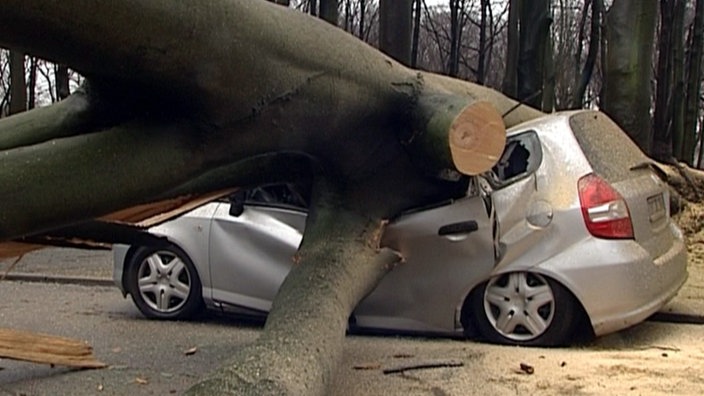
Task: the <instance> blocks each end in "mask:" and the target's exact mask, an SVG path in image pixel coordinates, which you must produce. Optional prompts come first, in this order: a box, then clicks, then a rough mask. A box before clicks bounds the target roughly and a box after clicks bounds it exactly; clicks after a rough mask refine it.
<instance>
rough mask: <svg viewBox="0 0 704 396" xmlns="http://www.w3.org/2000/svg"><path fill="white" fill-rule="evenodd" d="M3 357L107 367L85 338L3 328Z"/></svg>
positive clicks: (0, 342) (0, 334)
mask: <svg viewBox="0 0 704 396" xmlns="http://www.w3.org/2000/svg"><path fill="white" fill-rule="evenodd" d="M0 358H8V359H14V360H24V361H27V362H33V363H43V364H55V365H59V366H68V367H76V368H85V369H96V368H104V367H107V364H105V363H102V362H100V361H98V360H97V359H95V357H94V356H93V348H91V346H90V345H88V344H87V343H85V342H83V341H79V340H74V339H71V338H64V337H56V336H51V335H46V334H36V333H30V332H26V331H18V330H11V329H2V328H0Z"/></svg>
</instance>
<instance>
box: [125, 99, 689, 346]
mask: <svg viewBox="0 0 704 396" xmlns="http://www.w3.org/2000/svg"><path fill="white" fill-rule="evenodd" d="M583 113H584V112H569V113H559V114H555V115H550V116H546V117H543V118H540V119H537V120H534V121H531V122H528V123H525V124H522V125H520V126H518V127H516V128H513V129H512V130H510V131H509V132H508V143H507V147H508V144H510V142H512V141H515V142H521V145H522V146H523V148H528V151H529V152H530V155H529V156H528V160H527V164H528V165H527V166H526V167H527V169H526V170H525V171H524V172H522V173H519V174H518V175H517V176H515V177H509V178H507V179H504V180H500V179H501V178H500V177H499V178H497V177H496V174H494V175H493V177H492V175H489V176H487V179H486V180H487V182H486V183H482V184H483V185H486V184H488V185H490V187H491V188H492V189H493V191H492V192H491V197H492V199H493V205H494V208H495V210H496V215H497V217H498V223H499V224H500V226H501V240H500V241H501V257H500V259H499V260H498V262H495V260H494V254H493V253H492V252H493V249H494V241H493V238H492V234H491V229H492V220H491V219H490V218H489V213H488V211H487V209H486V207H485V204H484V202H483V200H482V198H481V197H480V196H479V195H477V194H470V195H469V196H467V197H466V198H463V199H459V200H456V201H454V202H450V203H447V204H445V205H439V206H437V207H434V208H430V209H426V210H421V211H417V212H415V213H409V214H406V215H403V216H401V217H399V218H398V219H395V220H394V221H393V222H392V223H391V224H390V226H389V227H388V229H387V232H386V233H385V235H384V240H383V243H384V244H385V245H387V246H390V247H393V248H395V249H398V250H399V251H401V253H402V254H403V255H404V257H405V262H404V263H403V264H401V265H399V266H398V267H397V268H395V269H393V270H392V271H391V272H390V273H389V274H388V275H387V276H386V277H384V279H383V280H382V281H381V283H380V284H379V285H378V286H377V288H376V289H375V290H374V291H373V292H372V293H371V294H370V295H369V296H367V298H366V299H364V300H363V301H362V302H361V303H360V304H359V305H358V307H357V309H356V310H355V312H354V319H355V322H356V324H357V325H358V326H360V327H370V328H380V329H395V330H408V331H431V332H439V333H458V332H461V330H462V329H461V325H460V321H459V315H460V311H461V308H462V305H463V304H464V302H465V299H466V297H467V295H468V294H469V292H470V291H471V290H472V289H473V288H474V287H476V286H477V285H479V284H481V283H482V282H484V281H486V280H487V279H489V278H490V277H492V276H495V275H498V274H501V273H508V272H514V271H525V270H530V271H534V272H536V273H540V274H543V275H545V276H548V277H551V278H553V279H555V280H557V281H558V282H560V283H561V284H563V285H564V286H565V287H566V288H567V289H569V290H570V291H571V292H572V293H573V294H574V295H575V297H576V298H577V299H578V300H579V302H580V303H581V304H582V306H583V307H584V310H585V312H586V313H587V314H588V316H589V319H590V321H591V323H592V327H593V329H594V332H595V334H596V335H601V334H606V333H608V332H612V331H616V330H619V329H623V328H626V327H628V326H631V325H633V324H635V323H638V322H640V321H642V320H643V319H645V318H646V317H648V316H649V315H651V314H652V313H654V312H655V311H657V310H658V309H659V308H660V307H662V306H663V305H664V304H665V303H666V302H667V301H668V300H669V299H671V298H672V297H673V296H674V295H675V294H676V293H677V291H678V290H679V288H680V287H681V286H682V284H683V283H684V281H685V279H686V277H687V271H686V249H685V246H684V242H683V236H682V233H681V232H680V231H679V229H678V228H677V227H676V226H675V225H674V223H673V222H672V221H671V219H670V217H669V207H665V208H664V209H665V211H666V213H665V215H664V216H663V215H662V214H661V213H660V211H661V209H662V208H660V207H659V204H660V199H659V198H652V199H651V197H657V196H658V195H659V194H662V197H663V199H664V200H663V202H664V203H665V205H667V203H668V202H669V200H668V199H667V188H666V186H665V185H664V184H663V183H662V182H659V181H658V179H657V177H655V175H654V172H653V171H652V170H651V169H650V168H649V167H648V166H644V167H636V169H633V170H629V172H630V173H629V174H628V177H621V178H620V180H611V184H612V185H613V186H614V188H616V189H617V190H618V191H619V192H620V193H621V194H622V195H623V196H624V199H625V200H626V201H627V203H628V206H629V209H630V211H631V216H632V222H633V226H634V232H635V239H632V240H607V239H599V238H595V237H593V236H591V235H590V234H589V232H588V230H587V229H586V226H585V224H584V220H583V217H582V213H581V207H580V202H579V193H578V191H577V181H578V180H579V178H581V177H582V176H584V175H587V174H589V173H592V172H594V171H595V170H594V168H593V167H592V165H591V164H590V160H589V158H588V157H587V156H585V154H584V152H583V150H582V148H581V146H580V142H579V141H578V139H577V138H576V137H575V135H574V134H573V133H570V131H571V130H572V129H571V125H570V119H571V117H572V116H574V115H578V116H580V115H582V114H583ZM587 113H588V114H592V113H590V112H587ZM536 142H537V143H536ZM536 144H537V147H533V146H532V145H536ZM630 144H632V143H630ZM508 151H509V150H508V149H507V152H508ZM641 156H642V154H641ZM636 157H637V156H636ZM636 157H634V158H632V160H633V161H636V162H638V161H641V162H642V161H645V160H647V158H645V157H644V156H642V158H640V157H638V158H636ZM633 165H637V163H634V164H633ZM495 173H496V172H495ZM649 200H650V201H649ZM229 206H230V205H229V203H226V202H213V203H209V204H207V205H205V206H203V207H201V208H199V209H196V210H194V211H192V212H189V213H188V214H186V215H184V216H182V217H180V218H179V219H177V220H174V221H172V222H169V223H165V224H162V225H160V226H158V227H154V228H152V229H150V231H151V232H153V233H155V234H159V235H164V236H166V237H168V238H169V240H171V241H172V242H173V243H175V244H176V245H178V246H179V247H181V248H182V249H183V250H184V251H185V252H186V253H187V254H188V255H189V257H190V258H191V259H192V261H193V262H194V263H195V264H196V266H197V268H198V273H199V274H200V276H201V281H202V283H203V297H204V300H205V301H206V304H208V305H209V306H211V307H218V308H221V309H224V310H232V309H234V310H235V311H238V310H237V308H245V310H242V311H241V312H247V310H255V311H261V312H262V313H265V312H266V311H268V310H269V308H270V307H271V301H272V300H273V298H274V296H275V294H276V291H277V290H278V287H279V285H280V284H281V282H283V280H284V278H285V276H286V274H287V273H288V271H289V269H290V266H291V264H292V256H293V255H294V254H295V251H296V249H297V246H298V244H299V243H300V240H301V238H302V233H303V230H304V227H305V212H303V211H300V210H294V209H290V208H281V207H274V206H259V205H247V206H245V210H244V212H243V213H242V214H241V215H240V216H232V215H230V214H229ZM650 212H653V213H650ZM470 220H472V221H476V222H477V225H478V230H477V231H475V232H472V233H468V234H467V235H452V236H449V237H448V236H439V235H438V229H439V227H441V226H443V225H447V224H451V223H456V222H462V221H470ZM128 249H129V247H127V246H116V247H115V249H114V251H115V272H114V274H115V275H114V276H115V281H116V283H117V284H118V286H119V287H120V288H121V290H123V293H124V279H123V272H122V271H123V269H122V267H123V265H124V263H125V260H127V259H129V257H128V256H129V254H128Z"/></svg>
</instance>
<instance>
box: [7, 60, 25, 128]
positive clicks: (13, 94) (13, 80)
mask: <svg viewBox="0 0 704 396" xmlns="http://www.w3.org/2000/svg"><path fill="white" fill-rule="evenodd" d="M24 58H25V54H24V53H23V52H22V51H17V50H10V111H9V114H10V115H12V114H17V113H21V112H23V111H26V110H27V82H26V79H25V69H24Z"/></svg>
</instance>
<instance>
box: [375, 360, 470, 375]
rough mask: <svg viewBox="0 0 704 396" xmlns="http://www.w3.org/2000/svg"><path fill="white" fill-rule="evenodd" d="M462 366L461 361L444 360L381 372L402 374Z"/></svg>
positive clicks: (408, 365)
mask: <svg viewBox="0 0 704 396" xmlns="http://www.w3.org/2000/svg"><path fill="white" fill-rule="evenodd" d="M462 366H464V363H463V362H462V361H459V360H445V361H439V362H426V363H415V364H406V365H403V366H397V367H392V368H387V369H384V371H383V372H384V374H387V375H388V374H398V373H404V372H406V371H411V370H425V369H434V368H446V367H462Z"/></svg>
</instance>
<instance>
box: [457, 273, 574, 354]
mask: <svg viewBox="0 0 704 396" xmlns="http://www.w3.org/2000/svg"><path fill="white" fill-rule="evenodd" d="M582 312H583V311H582V309H581V306H580V304H579V303H578V302H577V300H576V299H575V297H574V296H573V295H572V293H570V292H569V291H568V290H567V289H565V287H564V286H562V285H561V284H559V283H558V282H556V281H554V280H552V279H550V278H547V277H545V276H543V275H540V274H536V273H532V272H511V273H507V274H501V275H498V276H496V277H493V278H491V279H489V280H488V281H487V282H485V283H483V284H482V285H480V286H478V287H477V288H476V289H474V291H473V292H472V293H471V295H470V299H469V304H467V305H466V306H465V312H464V314H463V321H466V320H468V319H470V317H471V319H472V320H473V322H474V323H473V324H474V325H475V326H476V329H477V330H478V331H479V333H480V335H481V336H483V337H484V338H486V339H487V340H488V341H490V342H494V343H500V344H513V345H536V346H538V345H539V346H557V345H565V344H569V343H571V342H573V341H577V340H581V338H582V336H581V335H580V333H579V332H580V327H581V324H582V323H583V322H582V320H581V319H582ZM465 327H467V326H465Z"/></svg>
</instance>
